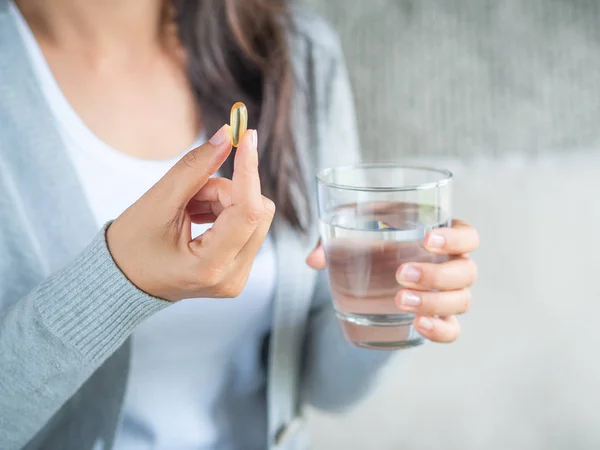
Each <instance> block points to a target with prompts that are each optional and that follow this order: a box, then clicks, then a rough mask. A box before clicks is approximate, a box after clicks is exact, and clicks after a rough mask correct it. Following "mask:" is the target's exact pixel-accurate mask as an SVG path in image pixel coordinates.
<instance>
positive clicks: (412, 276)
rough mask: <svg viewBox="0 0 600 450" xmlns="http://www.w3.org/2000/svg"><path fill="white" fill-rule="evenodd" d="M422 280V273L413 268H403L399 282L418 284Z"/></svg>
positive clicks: (399, 275)
mask: <svg viewBox="0 0 600 450" xmlns="http://www.w3.org/2000/svg"><path fill="white" fill-rule="evenodd" d="M420 279H421V272H420V271H419V270H418V269H416V268H415V267H413V266H403V267H402V270H400V273H399V274H398V281H399V282H400V283H402V282H403V281H408V282H410V283H416V282H417V281H419V280H420Z"/></svg>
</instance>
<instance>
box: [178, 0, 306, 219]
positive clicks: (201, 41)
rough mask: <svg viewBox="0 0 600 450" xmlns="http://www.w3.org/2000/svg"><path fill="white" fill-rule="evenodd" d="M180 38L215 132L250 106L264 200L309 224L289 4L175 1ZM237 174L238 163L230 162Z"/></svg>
mask: <svg viewBox="0 0 600 450" xmlns="http://www.w3.org/2000/svg"><path fill="white" fill-rule="evenodd" d="M174 6H175V9H176V20H177V25H178V28H179V37H180V40H181V43H182V44H183V46H184V48H185V50H186V55H187V63H188V73H189V79H190V82H191V85H192V88H193V90H194V92H195V94H196V98H197V100H198V103H199V105H200V108H201V110H202V117H203V122H204V127H205V128H206V131H207V133H209V135H210V134H212V133H213V132H215V131H216V130H217V129H218V128H219V127H220V126H221V125H222V124H223V123H226V122H228V121H229V111H230V108H231V105H233V104H234V103H235V102H237V101H242V102H244V103H245V104H246V105H247V107H248V114H249V124H248V126H249V127H250V128H256V129H257V130H258V134H259V149H258V151H259V158H260V163H259V172H260V176H261V182H262V187H263V194H264V195H266V196H268V197H270V198H271V199H272V200H273V201H274V202H275V204H276V205H277V209H278V211H279V213H280V214H282V215H283V217H284V218H285V219H286V220H287V222H289V224H290V225H292V226H293V227H294V228H296V229H304V225H306V222H305V221H304V219H303V217H302V214H303V213H304V212H305V211H300V210H299V208H300V206H299V205H297V204H296V203H295V202H294V201H293V195H292V192H294V191H299V192H300V194H301V196H302V197H304V200H306V197H307V188H306V184H305V182H304V178H303V177H302V174H301V173H300V165H299V158H298V148H297V147H296V146H295V145H294V139H293V136H292V124H291V118H290V114H291V105H292V97H293V91H294V75H293V72H292V63H291V59H290V50H289V39H288V38H289V32H290V29H291V26H292V22H291V17H290V10H289V5H288V3H287V0H175V2H174ZM222 169H223V171H224V172H225V173H224V175H225V176H228V177H230V176H231V174H232V172H233V158H232V157H230V158H229V160H228V161H227V162H226V163H225V164H224V166H223V168H222Z"/></svg>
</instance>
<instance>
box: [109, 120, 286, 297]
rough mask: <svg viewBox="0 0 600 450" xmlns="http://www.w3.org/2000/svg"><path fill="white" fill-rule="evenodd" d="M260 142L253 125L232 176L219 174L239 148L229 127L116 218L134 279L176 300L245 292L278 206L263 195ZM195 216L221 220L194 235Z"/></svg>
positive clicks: (114, 250)
mask: <svg viewBox="0 0 600 450" xmlns="http://www.w3.org/2000/svg"><path fill="white" fill-rule="evenodd" d="M256 148H257V136H256V131H254V130H248V131H247V132H246V134H245V135H244V136H243V138H242V140H241V142H240V145H239V147H238V149H237V152H236V155H235V162H234V173H233V177H232V180H227V179H224V178H212V179H211V178H210V176H211V175H212V174H213V173H215V172H216V171H217V170H218V169H219V167H220V166H221V165H222V164H223V162H224V161H225V160H226V159H227V156H228V155H229V153H230V152H231V138H230V135H229V127H228V126H227V125H225V126H223V128H221V129H220V130H219V131H218V132H217V133H216V134H215V135H214V136H213V137H212V138H211V140H210V141H209V142H207V143H206V144H204V145H202V146H201V147H198V148H196V149H194V150H192V151H190V152H189V153H187V154H186V155H185V156H184V157H183V158H182V159H181V160H180V161H179V162H178V163H177V164H176V165H175V166H173V168H172V169H171V170H170V171H169V172H167V174H166V175H165V176H164V177H163V178H161V179H160V180H159V181H158V183H156V184H155V185H154V186H153V187H152V188H151V189H150V190H149V191H148V192H147V193H146V194H144V195H143V196H142V197H141V198H140V199H139V200H138V201H137V202H135V203H134V204H133V205H132V206H131V207H130V208H128V209H127V210H126V211H125V212H124V213H123V214H122V215H121V216H119V218H117V219H116V220H115V221H114V222H113V223H112V224H111V226H110V227H109V228H108V231H107V242H108V246H109V249H110V252H111V254H112V257H113V258H114V260H115V262H116V264H117V265H118V266H119V268H120V269H121V271H122V272H123V273H124V274H125V276H127V278H128V279H129V280H130V281H131V282H132V283H133V284H135V285H136V286H137V287H138V288H139V289H141V290H143V291H144V292H147V293H148V294H150V295H153V296H155V297H160V298H163V299H165V300H170V301H175V300H180V299H183V298H190V297H236V296H237V295H238V294H239V293H240V292H241V290H242V288H243V287H244V285H245V284H246V281H247V279H248V275H249V273H250V269H251V268H252V263H253V262H254V258H255V256H256V254H257V253H258V250H259V249H260V246H261V244H262V243H263V240H264V239H265V237H266V235H267V232H268V231H269V227H270V225H271V222H272V220H273V215H274V212H275V205H274V204H273V202H272V201H271V200H269V199H267V198H265V197H263V196H262V194H261V189H260V179H259V176H258V154H257V150H256ZM192 222H195V223H209V222H214V225H213V226H212V228H211V229H209V230H208V231H206V232H205V233H203V234H202V235H201V236H198V237H197V238H195V239H192V236H191V224H192Z"/></svg>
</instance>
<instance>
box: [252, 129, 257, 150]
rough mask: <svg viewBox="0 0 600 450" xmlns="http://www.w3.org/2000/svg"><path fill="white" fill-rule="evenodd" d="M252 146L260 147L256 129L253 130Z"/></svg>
mask: <svg viewBox="0 0 600 450" xmlns="http://www.w3.org/2000/svg"><path fill="white" fill-rule="evenodd" d="M252 147H253V148H258V133H257V132H256V130H252Z"/></svg>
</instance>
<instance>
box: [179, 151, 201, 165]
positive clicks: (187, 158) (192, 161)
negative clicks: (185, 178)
mask: <svg viewBox="0 0 600 450" xmlns="http://www.w3.org/2000/svg"><path fill="white" fill-rule="evenodd" d="M181 162H182V164H183V165H185V166H187V167H189V168H190V169H195V168H196V167H197V163H198V155H197V153H196V152H195V151H194V150H192V151H189V152H187V153H186V154H185V155H183V158H181Z"/></svg>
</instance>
